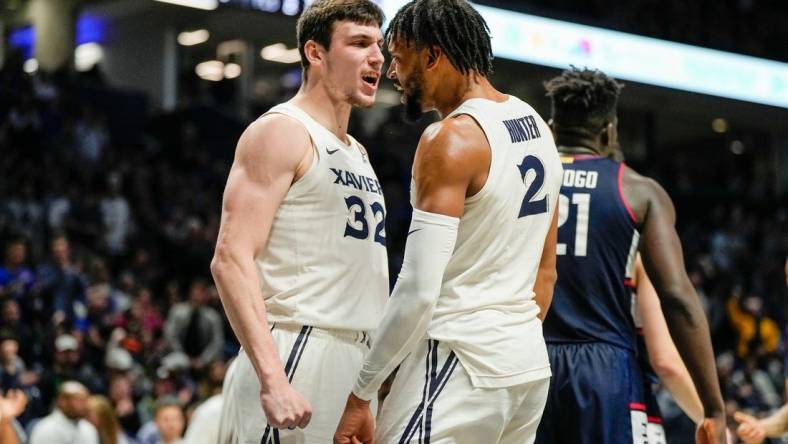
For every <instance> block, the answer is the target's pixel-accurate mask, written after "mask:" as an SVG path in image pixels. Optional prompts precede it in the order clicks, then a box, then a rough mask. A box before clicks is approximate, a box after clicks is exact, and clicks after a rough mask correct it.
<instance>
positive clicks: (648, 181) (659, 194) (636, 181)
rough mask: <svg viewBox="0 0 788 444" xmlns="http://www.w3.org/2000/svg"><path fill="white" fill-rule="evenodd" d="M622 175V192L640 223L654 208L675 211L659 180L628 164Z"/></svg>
mask: <svg viewBox="0 0 788 444" xmlns="http://www.w3.org/2000/svg"><path fill="white" fill-rule="evenodd" d="M622 176H623V177H622V188H623V189H622V192H623V193H624V196H625V197H626V200H627V202H628V203H629V205H630V206H631V208H632V211H633V212H634V213H635V217H636V218H637V220H638V223H642V222H643V221H644V220H645V219H646V217H647V215H648V213H649V212H651V211H654V210H656V211H665V210H669V211H670V212H673V203H672V201H671V199H670V196H669V195H668V193H667V192H666V191H665V189H664V188H663V187H662V185H660V184H659V182H657V181H656V180H654V179H652V178H650V177H646V176H644V175H642V174H640V173H638V172H637V171H635V170H634V169H632V168H630V167H629V166H626V165H625V166H624V172H623V175H622Z"/></svg>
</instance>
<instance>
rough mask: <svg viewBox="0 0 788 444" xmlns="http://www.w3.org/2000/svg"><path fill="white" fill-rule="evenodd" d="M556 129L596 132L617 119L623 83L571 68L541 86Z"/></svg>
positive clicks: (585, 69)
mask: <svg viewBox="0 0 788 444" xmlns="http://www.w3.org/2000/svg"><path fill="white" fill-rule="evenodd" d="M544 87H545V89H546V90H547V96H548V97H550V102H551V104H552V116H551V117H552V119H553V122H554V123H555V125H556V126H559V127H561V126H563V127H582V128H585V129H588V130H592V131H596V130H597V129H599V128H601V127H602V126H604V125H605V124H606V123H607V122H611V121H613V120H614V119H615V117H616V106H617V104H618V95H619V93H620V92H621V88H623V87H624V85H623V84H621V83H619V82H617V81H616V80H615V79H613V78H612V77H608V76H607V75H606V74H605V73H603V72H601V71H598V70H590V69H588V68H583V69H579V68H576V67H574V66H572V67H571V68H570V69H567V70H565V71H564V72H562V73H561V75H560V76H558V77H555V78H553V79H550V80H549V81H547V82H545V83H544Z"/></svg>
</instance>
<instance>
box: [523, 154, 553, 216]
mask: <svg viewBox="0 0 788 444" xmlns="http://www.w3.org/2000/svg"><path fill="white" fill-rule="evenodd" d="M517 168H519V169H520V176H521V177H522V178H523V182H524V181H525V176H526V175H528V172H529V171H533V172H535V173H536V177H534V180H532V181H531V184H530V185H528V187H527V188H526V189H525V197H524V198H523V204H522V205H521V206H520V216H518V218H522V217H525V216H532V215H534V214H542V213H547V196H545V197H543V198H541V199H538V200H533V198H534V196H535V195H536V193H538V192H539V190H541V189H542V185H544V165H543V164H542V161H541V160H539V158H538V157H536V156H525V158H523V163H521V164H520V165H517Z"/></svg>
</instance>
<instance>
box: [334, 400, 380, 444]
mask: <svg viewBox="0 0 788 444" xmlns="http://www.w3.org/2000/svg"><path fill="white" fill-rule="evenodd" d="M374 441H375V418H374V417H373V416H372V411H371V410H370V409H369V401H364V400H361V399H359V398H358V397H356V395H354V394H352V393H351V394H350V396H349V397H348V399H347V403H346V404H345V412H344V413H342V419H340V420H339V425H338V426H337V431H336V433H334V444H362V443H363V444H372V443H374Z"/></svg>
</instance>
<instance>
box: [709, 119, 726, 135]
mask: <svg viewBox="0 0 788 444" xmlns="http://www.w3.org/2000/svg"><path fill="white" fill-rule="evenodd" d="M711 129H712V130H714V132H715V133H724V132H726V131H728V121H727V120H725V119H723V118H722V117H718V118H716V119H714V120H712V121H711Z"/></svg>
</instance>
